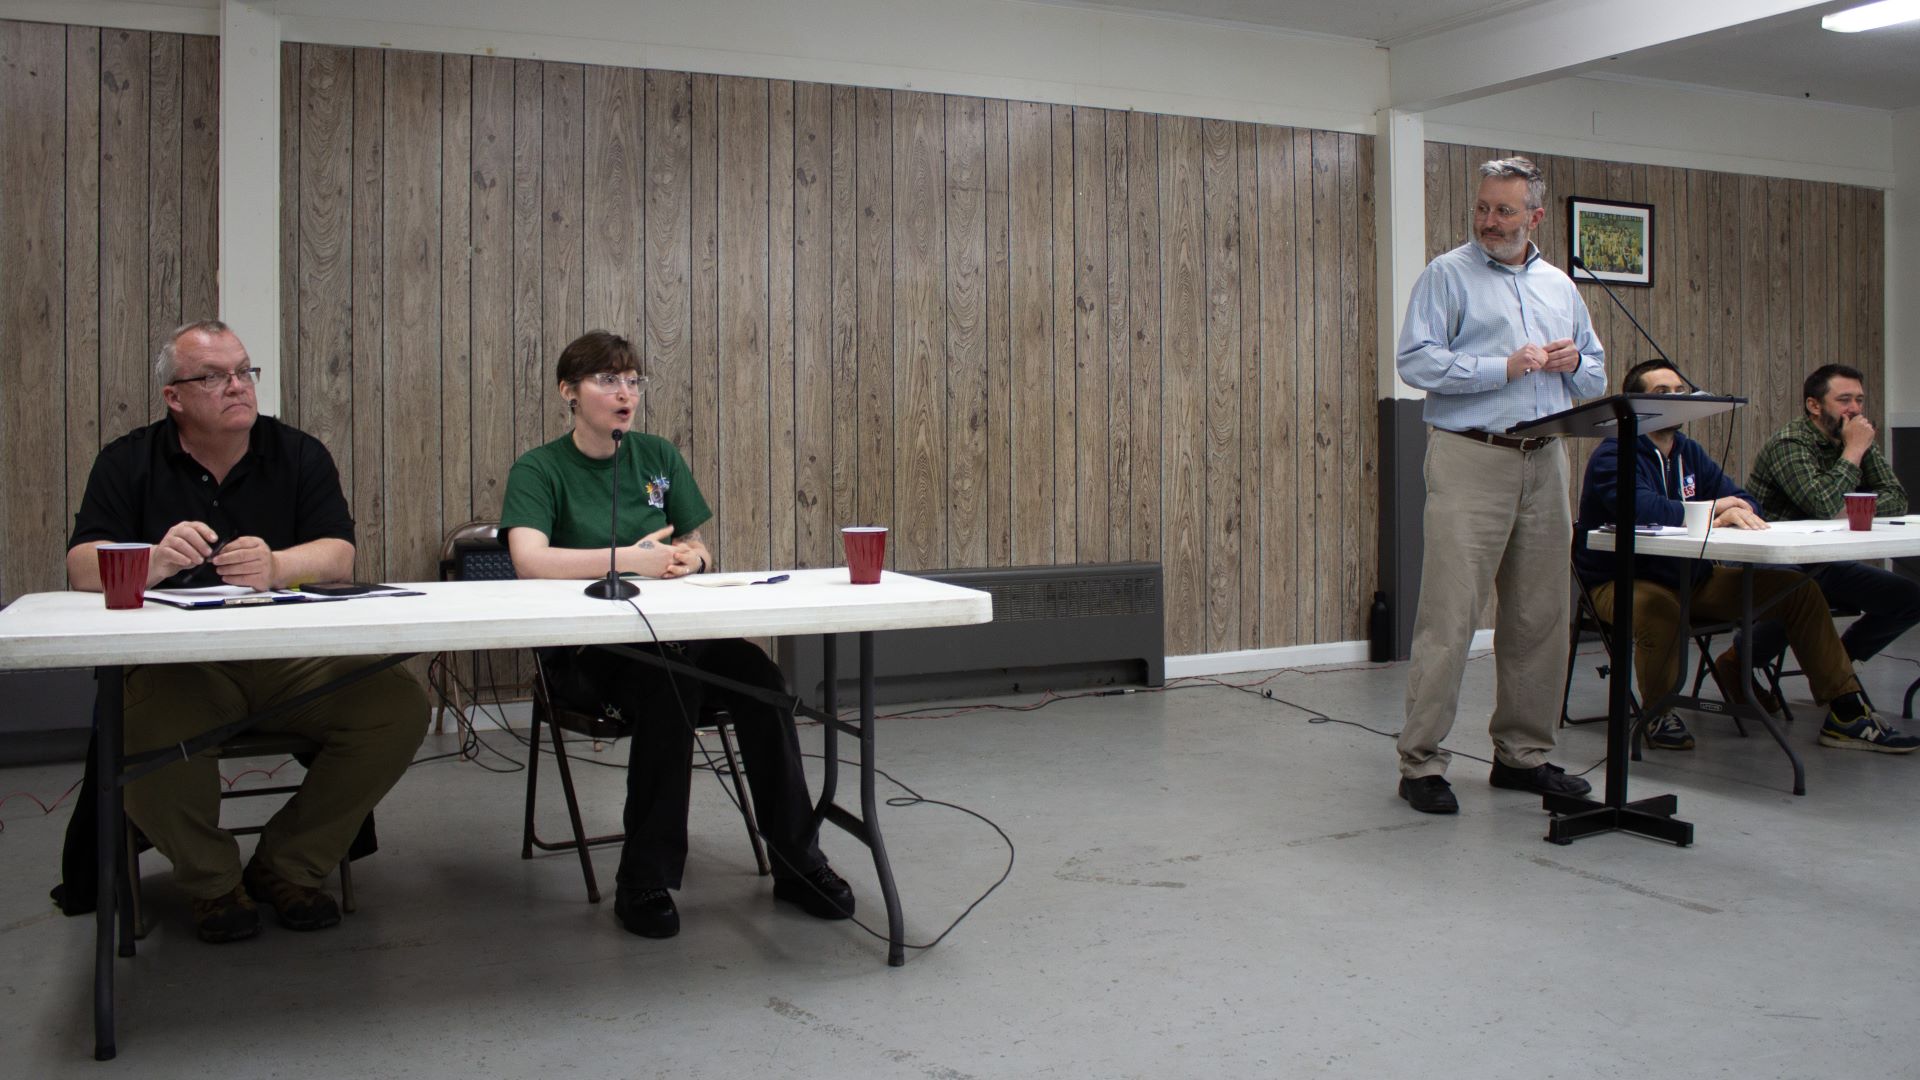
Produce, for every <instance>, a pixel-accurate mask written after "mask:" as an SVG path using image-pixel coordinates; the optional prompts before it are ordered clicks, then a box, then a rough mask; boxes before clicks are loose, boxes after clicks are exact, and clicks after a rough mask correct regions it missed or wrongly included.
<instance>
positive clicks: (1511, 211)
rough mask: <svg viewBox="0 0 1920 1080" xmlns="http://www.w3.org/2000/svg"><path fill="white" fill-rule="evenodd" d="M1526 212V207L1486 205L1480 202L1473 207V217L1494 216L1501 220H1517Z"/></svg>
mask: <svg viewBox="0 0 1920 1080" xmlns="http://www.w3.org/2000/svg"><path fill="white" fill-rule="evenodd" d="M1526 214H1527V211H1526V208H1525V207H1520V206H1488V205H1487V204H1485V203H1481V204H1479V205H1477V206H1475V207H1474V208H1473V216H1475V217H1496V218H1499V219H1500V220H1501V221H1517V220H1519V219H1520V218H1522V217H1525V216H1526Z"/></svg>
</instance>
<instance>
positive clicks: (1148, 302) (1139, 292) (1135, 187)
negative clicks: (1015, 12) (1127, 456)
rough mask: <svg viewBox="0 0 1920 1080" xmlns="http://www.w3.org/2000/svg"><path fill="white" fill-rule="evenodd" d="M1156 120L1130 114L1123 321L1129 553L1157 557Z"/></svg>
mask: <svg viewBox="0 0 1920 1080" xmlns="http://www.w3.org/2000/svg"><path fill="white" fill-rule="evenodd" d="M1160 185H1161V177H1160V121H1159V118H1158V117H1154V116H1148V115H1144V114H1141V113H1129V114H1127V188H1128V191H1129V192H1130V196H1129V199H1128V203H1127V210H1128V212H1127V274H1128V279H1129V280H1128V292H1129V296H1128V299H1127V322H1128V325H1129V326H1131V327H1132V330H1133V338H1132V341H1131V342H1129V346H1130V349H1129V352H1130V353H1131V357H1130V361H1131V371H1132V375H1131V378H1130V379H1129V384H1130V385H1129V393H1130V395H1131V399H1132V410H1133V415H1132V417H1131V418H1130V420H1129V425H1128V426H1129V428H1130V429H1131V431H1132V434H1133V452H1132V461H1133V469H1132V473H1133V475H1132V476H1131V477H1130V478H1129V479H1130V482H1131V484H1132V489H1133V500H1132V506H1131V510H1130V513H1131V516H1132V518H1133V521H1132V525H1133V549H1132V551H1131V552H1130V553H1129V554H1128V557H1129V558H1132V559H1140V560H1146V561H1155V560H1158V559H1159V558H1160V545H1161V537H1162V536H1163V535H1164V522H1165V519H1166V512H1167V511H1166V506H1165V504H1164V502H1163V500H1162V494H1163V490H1164V486H1163V484H1162V477H1163V476H1164V475H1165V474H1164V473H1163V471H1162V469H1161V463H1162V462H1163V461H1164V460H1165V458H1164V456H1163V454H1162V447H1163V445H1164V441H1163V435H1162V432H1161V424H1160V402H1161V393H1162V391H1161V384H1162V371H1163V366H1162V362H1161V359H1162V358H1161V352H1160V325H1161V324H1160V312H1161V299H1162V295H1161V265H1162V264H1161V261H1160V191H1161V186H1160Z"/></svg>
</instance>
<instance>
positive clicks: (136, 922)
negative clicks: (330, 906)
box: [126, 731, 358, 941]
mask: <svg viewBox="0 0 1920 1080" xmlns="http://www.w3.org/2000/svg"><path fill="white" fill-rule="evenodd" d="M319 752H320V744H319V743H317V742H315V741H313V740H312V739H309V738H307V737H306V736H304V735H291V734H282V733H278V732H251V731H249V732H244V733H242V734H239V735H235V736H234V737H233V738H231V739H228V740H227V741H226V742H223V743H221V744H220V748H219V750H218V751H217V752H216V754H215V756H216V757H218V758H219V759H220V760H221V761H232V760H235V759H239V758H261V757H293V758H297V757H301V756H303V755H310V754H316V753H319ZM299 790H300V785H299V784H276V785H274V786H272V787H253V788H223V789H222V790H221V792H220V801H221V803H222V805H224V804H225V803H226V801H227V800H228V799H252V798H258V797H260V796H264V795H291V794H293V793H294V792H296V791H299ZM126 828H127V838H126V844H127V881H128V885H129V888H130V893H131V896H130V901H131V903H132V905H133V936H134V938H135V939H136V940H142V941H144V940H145V939H146V936H147V931H148V930H149V929H151V928H150V927H149V926H148V925H147V923H146V919H145V918H144V917H143V915H142V903H141V900H142V898H141V895H140V847H139V844H138V842H137V837H138V830H137V829H136V827H135V826H134V824H133V819H132V818H127V819H126ZM263 828H265V826H261V825H238V826H233V827H230V828H228V829H227V831H228V832H230V833H232V834H233V835H235V836H258V835H259V834H260V832H261V830H262V829H263ZM357 906H358V905H356V904H355V903H354V899H353V857H352V856H351V855H349V856H347V857H345V858H343V859H341V860H340V910H342V911H344V912H346V913H347V914H349V915H351V914H353V912H354V911H355V910H356V908H357Z"/></svg>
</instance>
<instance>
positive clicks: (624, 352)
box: [554, 330, 640, 383]
mask: <svg viewBox="0 0 1920 1080" xmlns="http://www.w3.org/2000/svg"><path fill="white" fill-rule="evenodd" d="M639 370H640V354H639V353H638V352H637V351H635V350H634V347H633V343H632V342H630V341H628V340H627V339H626V338H623V337H621V336H620V335H619V334H616V333H614V332H613V331H611V330H589V331H587V332H586V333H584V334H581V335H580V336H579V337H577V338H574V339H573V340H572V341H570V342H568V343H567V347H566V348H564V349H562V350H560V362H559V363H558V364H555V365H554V375H555V380H556V381H557V382H561V383H577V382H579V381H580V380H582V379H587V378H591V377H593V376H595V375H598V374H600V373H601V372H603V371H610V372H614V373H615V374H618V373H619V372H622V371H635V372H637V371H639Z"/></svg>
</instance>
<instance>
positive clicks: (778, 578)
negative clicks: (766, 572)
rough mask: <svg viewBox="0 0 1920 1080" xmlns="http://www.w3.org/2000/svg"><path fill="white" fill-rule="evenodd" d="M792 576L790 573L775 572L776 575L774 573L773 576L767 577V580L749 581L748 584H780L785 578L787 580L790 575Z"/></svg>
mask: <svg viewBox="0 0 1920 1080" xmlns="http://www.w3.org/2000/svg"><path fill="white" fill-rule="evenodd" d="M790 576H791V575H788V574H775V575H773V576H772V577H770V578H767V579H766V580H765V581H749V582H747V584H749V585H778V584H780V583H781V582H783V581H785V580H787V578H788V577H790Z"/></svg>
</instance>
